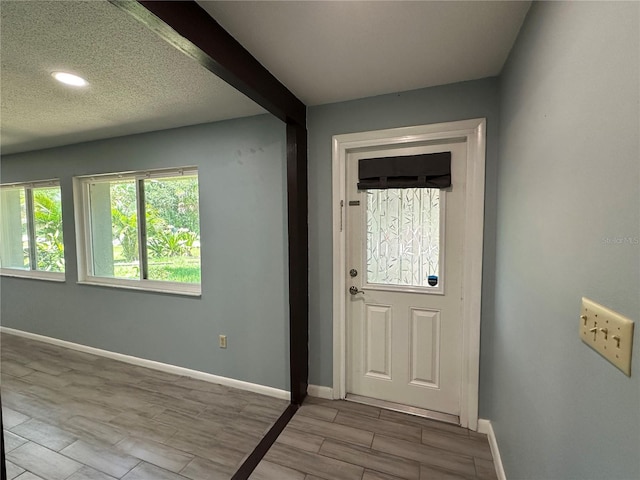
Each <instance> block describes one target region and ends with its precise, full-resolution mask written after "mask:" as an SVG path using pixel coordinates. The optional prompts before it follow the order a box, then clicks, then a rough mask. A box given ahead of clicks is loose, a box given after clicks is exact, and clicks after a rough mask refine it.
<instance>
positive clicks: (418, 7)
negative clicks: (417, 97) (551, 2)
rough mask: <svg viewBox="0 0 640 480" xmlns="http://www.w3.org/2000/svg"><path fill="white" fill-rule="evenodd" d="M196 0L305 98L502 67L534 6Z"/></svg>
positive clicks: (485, 73)
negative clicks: (530, 7) (525, 18)
mask: <svg viewBox="0 0 640 480" xmlns="http://www.w3.org/2000/svg"><path fill="white" fill-rule="evenodd" d="M198 3H199V4H200V5H201V6H202V7H203V8H204V9H205V10H207V11H208V12H209V13H210V14H211V16H212V17H213V18H215V19H216V20H217V21H218V23H220V24H221V25H222V26H223V27H224V28H225V29H226V30H227V31H228V32H229V33H231V35H233V36H234V37H235V38H236V39H237V40H238V41H239V42H240V43H241V44H242V45H243V46H244V47H245V48H246V49H247V50H249V51H250V52H251V53H252V54H253V56H254V57H256V58H257V59H258V60H259V61H260V62H261V63H262V64H263V65H264V66H265V67H267V69H269V71H271V73H272V74H273V75H275V76H276V77H277V78H278V79H279V80H280V81H281V82H282V83H284V84H285V85H286V86H287V87H288V88H289V89H290V90H291V91H292V92H293V93H294V94H296V95H297V96H298V98H300V99H301V100H302V101H303V102H305V103H306V104H307V105H318V104H323V103H330V102H337V101H342V100H350V99H354V98H362V97H367V96H372V95H380V94H384V93H393V92H400V91H405V90H413V89H417V88H422V87H429V86H433V85H443V84H447V83H453V82H460V81H465V80H473V79H478V78H484V77H489V76H494V75H498V74H499V73H500V71H501V70H502V66H503V65H504V62H505V60H506V58H507V55H508V54H509V51H510V50H511V46H512V45H513V43H514V41H515V39H516V36H517V34H518V31H519V30H520V26H521V25H522V22H523V20H524V17H525V15H526V13H527V11H528V9H529V6H530V4H531V2H517V1H510V2H505V1H501V2H495V1H494V2H489V1H475V2H474V1H472V2H460V1H453V2H436V1H391V2H389V1H381V2H378V1H369V2H360V1H337V2H328V1H294V2H280V1H275V2H274V1H241V2H227V1H221V2H220V1H201V0H198Z"/></svg>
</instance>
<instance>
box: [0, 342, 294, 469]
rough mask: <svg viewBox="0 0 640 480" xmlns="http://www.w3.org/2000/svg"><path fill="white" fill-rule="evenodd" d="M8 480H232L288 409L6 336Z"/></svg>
mask: <svg viewBox="0 0 640 480" xmlns="http://www.w3.org/2000/svg"><path fill="white" fill-rule="evenodd" d="M0 372H1V376H2V381H1V384H0V387H1V392H2V407H3V408H2V411H3V419H4V427H5V432H4V435H5V437H4V438H5V446H6V452H7V470H8V472H7V473H8V478H9V479H19V480H39V479H44V480H113V479H120V478H121V479H123V480H188V479H191V480H201V479H202V480H204V479H207V480H208V479H229V478H231V476H232V475H233V473H234V472H235V471H236V470H237V467H238V466H239V465H240V464H241V463H242V461H243V460H244V458H245V457H246V455H248V454H249V453H250V452H251V451H253V449H254V448H255V446H256V445H257V444H258V442H259V441H260V439H261V438H262V436H263V434H264V433H265V432H266V431H267V430H268V429H269V428H270V427H271V425H272V424H273V422H274V421H275V420H276V419H277V418H278V417H279V416H280V414H281V413H282V412H283V411H284V409H285V408H286V406H287V405H288V402H287V401H284V400H278V399H274V398H271V397H267V396H264V395H259V394H255V393H251V392H247V391H243V390H238V389H233V388H228V387H224V386H221V385H216V384H212V383H207V382H202V381H199V380H194V379H191V378H187V377H181V376H178V375H171V374H167V373H164V372H159V371H157V370H150V369H147V368H142V367H138V366H134V365H130V364H126V363H122V362H118V361H115V360H111V359H107V358H104V357H98V356H95V355H89V354H87V353H82V352H78V351H75V350H70V349H67V348H62V347H58V346H54V345H50V344H47V343H43V342H38V341H34V340H29V339H25V338H22V337H18V336H15V335H9V334H2V336H1V337H0Z"/></svg>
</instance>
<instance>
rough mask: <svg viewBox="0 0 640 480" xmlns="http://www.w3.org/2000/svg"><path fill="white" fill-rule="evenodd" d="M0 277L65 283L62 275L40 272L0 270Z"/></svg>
mask: <svg viewBox="0 0 640 480" xmlns="http://www.w3.org/2000/svg"><path fill="white" fill-rule="evenodd" d="M0 276H3V277H12V278H24V279H27V280H44V281H47V282H58V283H63V282H65V281H66V279H65V276H64V273H59V272H43V271H40V270H18V269H13V268H0Z"/></svg>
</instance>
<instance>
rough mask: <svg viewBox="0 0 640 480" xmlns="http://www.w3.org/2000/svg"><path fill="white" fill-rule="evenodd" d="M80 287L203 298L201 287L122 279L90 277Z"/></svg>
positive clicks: (79, 282) (82, 281) (80, 281)
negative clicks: (90, 286) (88, 286)
mask: <svg viewBox="0 0 640 480" xmlns="http://www.w3.org/2000/svg"><path fill="white" fill-rule="evenodd" d="M78 285H92V286H97V287H109V288H121V289H125V290H138V291H141V292H150V293H166V294H170V295H182V296H185V297H201V296H202V290H201V288H200V285H189V284H184V283H172V282H156V281H153V280H146V281H140V280H126V279H120V278H106V277H105V278H103V277H88V278H86V279H84V280H79V281H78Z"/></svg>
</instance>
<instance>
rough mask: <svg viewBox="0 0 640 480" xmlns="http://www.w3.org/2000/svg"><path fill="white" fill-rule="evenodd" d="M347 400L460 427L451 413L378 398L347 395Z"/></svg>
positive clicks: (458, 421) (457, 418)
mask: <svg viewBox="0 0 640 480" xmlns="http://www.w3.org/2000/svg"><path fill="white" fill-rule="evenodd" d="M345 400H347V401H349V402H354V403H362V404H363V405H370V406H372V407H378V408H384V409H385V410H391V411H394V412H400V413H406V414H408V415H414V416H416V417H422V418H428V419H429V420H437V421H438V422H444V423H450V424H452V425H458V426H459V425H460V417H459V416H457V415H451V414H449V413H441V412H434V411H433V410H427V409H426V408H418V407H412V406H410V405H403V404H401V403H395V402H388V401H386V400H380V399H377V398H370V397H363V396H361V395H354V394H352V393H347V395H346V397H345Z"/></svg>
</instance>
